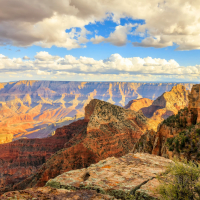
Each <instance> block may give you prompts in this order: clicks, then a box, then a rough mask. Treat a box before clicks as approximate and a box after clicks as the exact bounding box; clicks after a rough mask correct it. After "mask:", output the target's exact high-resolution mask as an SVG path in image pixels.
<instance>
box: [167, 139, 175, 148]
mask: <svg viewBox="0 0 200 200" xmlns="http://www.w3.org/2000/svg"><path fill="white" fill-rule="evenodd" d="M173 141H174V138H173V137H172V138H167V144H168V145H169V146H171V145H172V143H173Z"/></svg>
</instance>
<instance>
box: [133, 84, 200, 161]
mask: <svg viewBox="0 0 200 200" xmlns="http://www.w3.org/2000/svg"><path fill="white" fill-rule="evenodd" d="M199 90H200V84H198V85H194V86H193V88H192V90H191V94H190V95H189V106H188V108H187V107H186V108H185V109H182V110H180V111H179V112H178V114H177V115H173V116H171V117H169V118H167V119H166V120H164V121H163V123H162V124H160V126H159V127H158V131H157V132H151V133H150V132H149V131H148V132H147V133H145V134H144V135H143V136H142V137H141V138H140V140H139V141H138V142H137V143H136V144H135V146H134V148H133V152H147V153H152V154H155V155H160V156H164V157H167V158H172V157H173V156H178V157H184V158H187V159H193V160H198V161H200V159H199V155H198V151H199V150H200V145H199V143H198V141H199V139H200V138H199V136H200V123H199V120H200V118H199V111H200V104H199V102H200V96H199ZM170 138H172V140H169V139H170ZM167 141H169V142H167ZM170 141H171V142H170ZM186 143H187V144H186Z"/></svg>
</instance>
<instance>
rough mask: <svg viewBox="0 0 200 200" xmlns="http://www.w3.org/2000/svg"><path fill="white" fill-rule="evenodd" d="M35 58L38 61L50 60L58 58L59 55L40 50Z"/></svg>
mask: <svg viewBox="0 0 200 200" xmlns="http://www.w3.org/2000/svg"><path fill="white" fill-rule="evenodd" d="M35 58H36V59H37V60H39V61H51V60H58V59H59V58H60V56H52V55H50V54H49V53H48V52H46V51H40V52H38V53H37V54H36V55H35Z"/></svg>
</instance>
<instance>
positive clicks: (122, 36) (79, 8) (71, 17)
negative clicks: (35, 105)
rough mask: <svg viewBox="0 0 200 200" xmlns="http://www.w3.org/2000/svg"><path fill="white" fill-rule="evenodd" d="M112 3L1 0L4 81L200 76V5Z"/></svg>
mask: <svg viewBox="0 0 200 200" xmlns="http://www.w3.org/2000/svg"><path fill="white" fill-rule="evenodd" d="M11 1H14V0H11ZM114 2H115V4H111V3H109V2H107V1H101V0H94V1H93V2H91V1H87V0H82V1H80V0H72V1H64V0H61V1H59V2H58V1H54V0H52V1H50V2H49V3H47V2H46V1H44V2H41V1H39V0H36V1H35V4H34V5H32V4H30V3H24V1H23V0H18V1H17V4H16V5H15V7H14V6H13V7H10V6H9V4H8V3H7V2H0V7H1V8H2V12H3V13H2V15H0V60H1V63H0V79H1V82H4V81H13V80H24V79H29V80H35V79H36V80H66V81H68V80H69V81H70V80H75V81H133V82H134V81H136V82H138V81H143V82H144V81H151V82H152V81H156V82H168V81H169V82H198V81H199V73H200V59H199V49H200V35H199V31H200V22H199V21H200V14H199V12H198V11H199V10H198V9H199V8H200V7H199V6H200V5H199V4H198V2H197V3H194V2H187V1H186V0H179V1H177V2H176V3H174V1H172V0H167V1H161V0H152V1H151V3H149V1H147V0H142V1H141V2H137V1H130V0H125V1H124V2H123V3H121V2H120V1H118V0H115V1H114ZM11 5H12V4H11ZM17 6H19V9H18V8H17ZM42 6H44V7H43V8H45V9H43V10H40V8H42ZM20 9H21V11H20ZM18 10H19V11H18ZM4 12H5V13H4ZM41 12H42V13H41ZM111 75H112V76H111Z"/></svg>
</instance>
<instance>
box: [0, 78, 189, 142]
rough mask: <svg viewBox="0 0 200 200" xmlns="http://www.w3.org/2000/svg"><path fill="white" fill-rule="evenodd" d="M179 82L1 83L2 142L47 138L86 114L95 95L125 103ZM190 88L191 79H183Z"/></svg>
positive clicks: (154, 95)
mask: <svg viewBox="0 0 200 200" xmlns="http://www.w3.org/2000/svg"><path fill="white" fill-rule="evenodd" d="M175 85H177V83H131V82H65V81H18V82H9V83H0V143H8V142H11V141H13V140H16V139H19V138H44V137H47V136H49V135H52V134H53V133H54V131H55V130H56V129H57V128H59V127H62V126H63V125H68V124H70V123H71V122H72V121H74V120H76V119H78V118H82V117H84V114H85V113H84V108H85V106H86V105H87V104H88V103H89V102H90V101H91V100H92V99H94V98H95V99H99V100H103V101H107V102H109V103H112V104H115V105H119V106H122V107H124V106H125V105H127V104H128V102H129V101H131V100H134V99H140V98H148V99H151V100H155V99H156V98H157V97H158V96H160V95H162V94H163V93H164V92H166V91H170V90H171V89H172V87H173V86H175ZM182 85H184V86H185V88H186V89H187V90H190V89H191V87H192V85H193V84H192V83H183V84H182Z"/></svg>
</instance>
